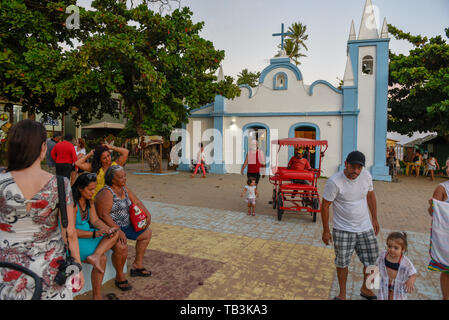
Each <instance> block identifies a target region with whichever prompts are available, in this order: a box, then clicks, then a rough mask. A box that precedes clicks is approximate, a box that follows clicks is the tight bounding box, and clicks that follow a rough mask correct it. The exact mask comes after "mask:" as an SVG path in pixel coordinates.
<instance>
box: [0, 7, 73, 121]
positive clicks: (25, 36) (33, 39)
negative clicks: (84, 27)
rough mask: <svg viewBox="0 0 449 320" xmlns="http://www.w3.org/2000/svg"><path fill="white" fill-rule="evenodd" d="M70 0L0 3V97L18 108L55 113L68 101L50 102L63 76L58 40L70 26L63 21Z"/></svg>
mask: <svg viewBox="0 0 449 320" xmlns="http://www.w3.org/2000/svg"><path fill="white" fill-rule="evenodd" d="M71 4H76V0H60V1H31V0H16V1H6V0H3V1H1V2H0V48H1V50H0V97H2V98H3V99H5V100H7V101H10V102H15V103H20V104H22V106H23V111H31V112H32V113H34V112H38V111H41V112H43V113H45V114H47V115H50V116H55V117H56V116H57V115H59V114H61V113H63V112H67V111H68V110H69V109H70V105H58V104H56V101H55V98H56V84H57V83H58V82H60V81H63V80H64V78H65V77H66V75H65V72H64V70H63V68H62V63H63V61H64V52H63V46H62V45H63V44H66V45H69V46H70V45H72V38H73V37H75V36H76V34H77V31H76V30H68V29H67V28H66V27H65V25H64V23H65V19H66V18H67V15H66V14H65V12H64V11H65V9H63V8H66V7H67V6H69V5H71Z"/></svg>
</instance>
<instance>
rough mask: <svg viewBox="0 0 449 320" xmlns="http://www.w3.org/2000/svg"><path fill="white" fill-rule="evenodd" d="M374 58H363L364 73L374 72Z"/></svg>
mask: <svg viewBox="0 0 449 320" xmlns="http://www.w3.org/2000/svg"><path fill="white" fill-rule="evenodd" d="M373 69H374V59H373V57H371V56H364V57H363V59H362V73H363V74H373Z"/></svg>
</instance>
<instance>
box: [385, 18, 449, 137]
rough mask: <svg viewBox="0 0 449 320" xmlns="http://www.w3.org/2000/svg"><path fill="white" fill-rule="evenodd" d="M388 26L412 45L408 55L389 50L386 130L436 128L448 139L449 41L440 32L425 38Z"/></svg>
mask: <svg viewBox="0 0 449 320" xmlns="http://www.w3.org/2000/svg"><path fill="white" fill-rule="evenodd" d="M388 27H389V32H390V33H391V34H392V35H393V36H394V37H395V38H396V39H402V40H406V41H408V42H410V43H411V44H413V46H414V48H413V49H412V50H411V51H410V52H409V55H407V56H406V55H403V54H394V53H392V52H390V74H389V85H390V90H389V100H388V104H389V108H390V110H391V111H390V113H389V121H388V127H389V130H391V131H397V132H399V133H402V134H412V133H413V132H415V131H419V132H425V131H435V132H437V133H438V134H439V135H441V136H443V137H445V138H446V139H447V140H448V141H449V44H448V43H447V42H446V41H445V40H444V39H443V38H442V37H441V36H436V37H433V38H430V39H428V38H427V37H422V36H420V35H418V36H413V35H410V34H409V33H405V32H403V31H401V30H399V29H397V28H396V27H394V26H392V25H388ZM445 31H446V36H447V37H448V38H449V28H447V29H445Z"/></svg>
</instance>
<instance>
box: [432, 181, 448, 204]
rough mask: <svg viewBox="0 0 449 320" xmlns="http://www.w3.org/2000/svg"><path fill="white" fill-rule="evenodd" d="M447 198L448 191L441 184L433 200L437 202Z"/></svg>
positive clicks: (434, 193) (436, 189)
mask: <svg viewBox="0 0 449 320" xmlns="http://www.w3.org/2000/svg"><path fill="white" fill-rule="evenodd" d="M447 197H448V195H447V194H446V190H445V189H444V187H443V186H442V185H441V184H439V185H438V186H437V187H436V188H435V191H434V192H433V196H432V198H433V199H436V200H440V201H444V200H446V199H447Z"/></svg>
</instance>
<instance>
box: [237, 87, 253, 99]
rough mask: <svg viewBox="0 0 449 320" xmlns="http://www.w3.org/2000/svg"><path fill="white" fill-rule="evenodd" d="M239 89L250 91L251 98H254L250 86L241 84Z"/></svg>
mask: <svg viewBox="0 0 449 320" xmlns="http://www.w3.org/2000/svg"><path fill="white" fill-rule="evenodd" d="M239 88H246V89H248V90H249V98H250V99H251V98H252V96H253V89H252V88H251V87H250V86H249V85H247V84H241V85H239Z"/></svg>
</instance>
